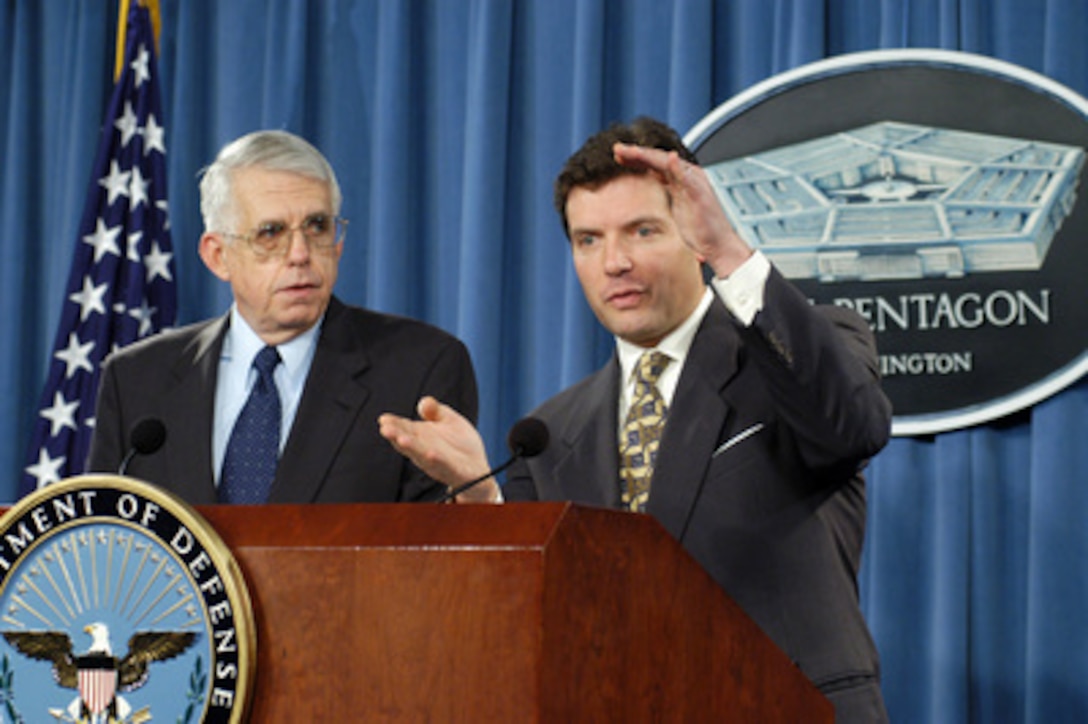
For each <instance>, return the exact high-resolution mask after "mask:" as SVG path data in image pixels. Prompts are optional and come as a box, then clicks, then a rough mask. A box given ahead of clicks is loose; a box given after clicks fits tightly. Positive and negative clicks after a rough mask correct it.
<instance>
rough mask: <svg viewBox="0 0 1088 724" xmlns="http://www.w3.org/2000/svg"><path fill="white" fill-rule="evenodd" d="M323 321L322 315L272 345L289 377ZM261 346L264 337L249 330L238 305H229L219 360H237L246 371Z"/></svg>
mask: <svg viewBox="0 0 1088 724" xmlns="http://www.w3.org/2000/svg"><path fill="white" fill-rule="evenodd" d="M324 321H325V318H324V317H322V318H321V319H319V320H318V322H317V324H315V325H314V326H312V327H310V328H309V329H307V330H306V331H305V332H303V333H302V334H300V335H298V336H297V337H293V338H291V339H290V340H288V341H287V342H284V343H283V344H278V345H276V350H277V351H278V352H279V353H280V360H281V361H282V364H283V367H284V369H286V371H287V374H288V375H289V376H290V377H292V378H293V377H294V376H295V375H296V374H297V373H298V371H299V369H300V368H301V367H302V365H303V363H304V362H305V361H306V358H307V353H308V351H309V350H310V348H311V346H312V345H313V344H314V341H315V339H316V337H317V334H318V333H319V332H320V331H321V325H322V324H323V323H324ZM265 346H266V344H265V342H264V340H262V339H261V338H260V337H258V336H257V333H256V332H254V331H253V328H252V327H250V326H249V323H248V322H246V320H245V319H244V318H243V317H242V315H241V313H239V311H238V305H237V304H232V305H231V308H230V326H229V327H228V328H227V334H226V336H225V337H224V339H223V352H222V358H223V360H224V361H226V362H238V363H240V364H242V365H243V366H242V369H244V370H246V371H248V370H249V368H250V366H251V365H252V364H253V360H254V358H256V356H257V353H258V352H260V351H261V350H262V349H264V347H265Z"/></svg>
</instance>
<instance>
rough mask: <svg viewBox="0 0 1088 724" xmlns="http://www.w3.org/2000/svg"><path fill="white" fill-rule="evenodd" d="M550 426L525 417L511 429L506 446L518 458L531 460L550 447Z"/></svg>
mask: <svg viewBox="0 0 1088 724" xmlns="http://www.w3.org/2000/svg"><path fill="white" fill-rule="evenodd" d="M548 437H549V435H548V426H547V425H545V424H544V421H543V420H541V419H539V418H536V417H523V418H522V419H520V420H518V421H517V422H515V423H514V426H513V427H511V428H510V434H509V435H507V436H506V444H507V445H509V446H510V452H512V453H514V455H515V456H517V457H522V458H531V457H533V456H535V455H539V454H540V453H542V452H544V449H545V448H546V447H548Z"/></svg>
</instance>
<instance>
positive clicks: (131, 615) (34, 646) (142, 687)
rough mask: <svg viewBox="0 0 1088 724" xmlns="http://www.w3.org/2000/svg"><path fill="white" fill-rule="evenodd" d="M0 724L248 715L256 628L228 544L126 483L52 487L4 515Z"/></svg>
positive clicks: (111, 480)
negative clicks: (9, 723)
mask: <svg viewBox="0 0 1088 724" xmlns="http://www.w3.org/2000/svg"><path fill="white" fill-rule="evenodd" d="M0 638H2V639H3V640H2V641H0V720H3V721H5V722H7V721H11V722H38V721H61V722H78V723H80V724H83V723H87V724H139V723H140V722H145V721H149V720H151V719H152V718H154V719H155V720H159V721H170V722H179V723H184V722H240V721H244V717H245V713H246V710H247V707H248V701H249V695H250V692H251V689H252V686H253V679H254V665H255V661H256V629H255V627H254V622H253V612H252V607H251V603H250V599H249V594H248V592H247V589H246V587H245V582H244V579H243V578H242V574H241V571H240V569H239V568H238V565H237V563H236V562H235V560H234V558H233V557H232V556H231V554H230V552H229V550H228V549H227V547H226V546H225V545H224V544H223V542H222V540H221V539H220V538H219V536H218V535H217V534H216V533H215V531H214V530H213V529H212V528H211V526H210V525H209V524H208V523H207V522H206V521H204V519H203V518H202V517H201V516H200V515H199V514H198V513H197V512H196V511H195V510H193V509H192V508H191V507H190V506H189V505H188V504H186V503H184V502H182V501H180V500H179V499H178V498H176V497H174V496H173V495H171V494H169V493H167V492H165V491H163V490H161V489H159V488H156V487H154V486H152V485H150V484H148V483H144V482H141V481H138V480H135V479H132V478H127V477H122V476H116V475H86V476H80V477H75V478H69V479H67V480H63V481H61V482H59V483H54V484H52V485H49V486H46V487H44V488H41V489H39V490H37V491H36V492H34V493H31V494H30V495H28V496H27V497H25V498H23V499H22V500H20V501H19V502H18V503H17V504H16V505H15V506H13V507H12V508H11V509H10V510H8V512H7V513H5V514H4V515H3V517H0Z"/></svg>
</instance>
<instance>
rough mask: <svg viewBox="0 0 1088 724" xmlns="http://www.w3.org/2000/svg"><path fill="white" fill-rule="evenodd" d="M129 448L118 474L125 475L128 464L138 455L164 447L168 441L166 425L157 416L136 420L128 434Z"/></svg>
mask: <svg viewBox="0 0 1088 724" xmlns="http://www.w3.org/2000/svg"><path fill="white" fill-rule="evenodd" d="M128 440H129V443H128V444H129V450H128V453H127V454H126V455H125V459H124V460H122V461H121V465H120V466H119V467H118V468H117V474H118V475H124V474H125V471H126V470H128V464H129V463H130V462H132V458H134V457H136V456H137V455H150V454H151V453H153V452H155V451H156V450H158V449H159V448H160V447H162V444H163V443H164V442H166V425H164V424H162V420H160V419H158V418H157V417H143V418H140V419H139V420H137V421H136V424H135V425H133V426H132V430H131V431H130V432H129V434H128Z"/></svg>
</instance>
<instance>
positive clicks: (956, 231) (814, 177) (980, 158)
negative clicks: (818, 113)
mask: <svg viewBox="0 0 1088 724" xmlns="http://www.w3.org/2000/svg"><path fill="white" fill-rule="evenodd" d="M1083 163H1084V150H1083V149H1081V148H1077V147H1074V146H1063V145H1058V144H1054V143H1042V142H1039V141H1032V140H1028V139H1018V138H1006V137H1002V136H991V135H985V134H980V133H969V132H966V131H957V130H952V129H946V128H927V127H922V126H915V125H909V124H905V123H894V122H887V121H885V122H881V123H874V124H872V125H868V126H863V127H861V128H857V129H854V130H850V131H844V132H841V133H836V134H834V135H831V136H825V137H823V138H817V139H814V140H810V141H805V142H803V143H798V144H795V145H791V146H784V147H781V148H777V149H773V150H770V151H766V152H764V153H760V154H757V155H753V156H747V157H744V158H739V159H734V160H731V161H725V162H722V163H718V164H714V165H711V166H708V167H707V173H708V175H709V177H710V179H711V182H712V183H713V184H714V186H715V190H716V192H717V194H718V198H719V200H720V201H721V204H722V206H723V207H724V208H725V211H726V214H727V215H728V216H729V218H730V220H731V221H732V222H733V225H734V226H735V227H736V229H737V232H738V233H739V234H740V235H741V236H742V237H743V238H744V239H745V240H746V241H747V242H748V243H749V244H750V245H751V246H752V247H753V248H756V249H760V250H762V251H763V253H764V254H766V255H767V257H768V258H769V259H770V260H771V261H772V262H773V263H774V264H775V266H777V267H778V269H779V270H780V271H781V272H782V273H783V274H785V275H786V276H788V277H792V278H800V279H819V280H821V281H825V282H829V281H847V280H851V281H853V280H862V281H870V280H881V279H913V278H924V277H961V276H964V275H966V274H968V273H974V272H992V271H1010V270H1037V269H1039V267H1040V266H1041V265H1042V263H1043V261H1044V260H1045V258H1046V254H1047V251H1048V249H1049V247H1050V243H1051V241H1052V240H1053V238H1054V235H1055V234H1056V233H1057V232H1058V229H1059V228H1060V227H1061V224H1062V222H1063V221H1064V220H1065V218H1066V217H1067V216H1068V215H1069V213H1070V212H1071V211H1072V210H1073V205H1074V203H1075V201H1076V191H1077V180H1078V175H1079V173H1080V169H1081V166H1082V165H1083Z"/></svg>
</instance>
